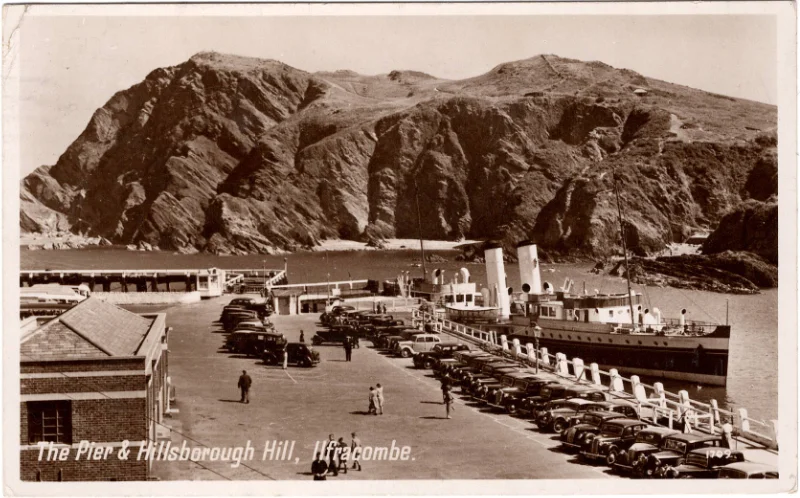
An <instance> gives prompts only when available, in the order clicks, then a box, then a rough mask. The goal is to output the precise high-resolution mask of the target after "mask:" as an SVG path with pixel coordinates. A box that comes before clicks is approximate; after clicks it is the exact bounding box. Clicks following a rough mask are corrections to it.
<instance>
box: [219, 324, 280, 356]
mask: <svg viewBox="0 0 800 498" xmlns="http://www.w3.org/2000/svg"><path fill="white" fill-rule="evenodd" d="M285 344H286V338H285V337H284V336H283V334H276V333H271V332H260V331H255V330H235V331H233V332H232V333H231V334H230V335H229V336H228V338H227V339H226V341H225V346H226V347H227V348H228V350H229V351H230V352H232V353H236V354H244V355H247V356H256V357H258V356H259V355H260V354H261V353H262V352H263V351H264V349H266V348H269V347H283V345H285Z"/></svg>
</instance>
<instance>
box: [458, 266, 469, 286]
mask: <svg viewBox="0 0 800 498" xmlns="http://www.w3.org/2000/svg"><path fill="white" fill-rule="evenodd" d="M458 273H459V275H461V283H462V284H467V283H469V270H467V269H466V268H462V269H460V270H458Z"/></svg>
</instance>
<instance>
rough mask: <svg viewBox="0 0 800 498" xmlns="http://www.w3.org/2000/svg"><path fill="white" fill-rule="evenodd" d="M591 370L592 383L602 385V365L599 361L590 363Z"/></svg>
mask: <svg viewBox="0 0 800 498" xmlns="http://www.w3.org/2000/svg"><path fill="white" fill-rule="evenodd" d="M589 370H591V372H592V383H594V384H595V385H598V386H600V385H602V384H603V379H601V378H600V366H599V365H598V364H597V363H590V364H589Z"/></svg>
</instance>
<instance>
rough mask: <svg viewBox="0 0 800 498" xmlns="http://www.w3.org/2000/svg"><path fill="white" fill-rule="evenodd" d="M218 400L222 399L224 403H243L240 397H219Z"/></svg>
mask: <svg viewBox="0 0 800 498" xmlns="http://www.w3.org/2000/svg"><path fill="white" fill-rule="evenodd" d="M217 401H221V402H223V403H241V401H239V400H238V399H218V400H217Z"/></svg>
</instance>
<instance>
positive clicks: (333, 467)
mask: <svg viewBox="0 0 800 498" xmlns="http://www.w3.org/2000/svg"><path fill="white" fill-rule="evenodd" d="M338 447H339V443H337V442H336V439H335V438H334V437H333V434H329V435H328V444H327V446H326V448H325V451H327V452H328V471H329V472H332V473H333V476H334V477H336V476H338V475H339V456H338V455H337V451H336V448H338Z"/></svg>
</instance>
